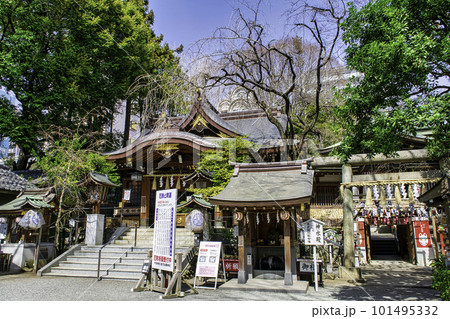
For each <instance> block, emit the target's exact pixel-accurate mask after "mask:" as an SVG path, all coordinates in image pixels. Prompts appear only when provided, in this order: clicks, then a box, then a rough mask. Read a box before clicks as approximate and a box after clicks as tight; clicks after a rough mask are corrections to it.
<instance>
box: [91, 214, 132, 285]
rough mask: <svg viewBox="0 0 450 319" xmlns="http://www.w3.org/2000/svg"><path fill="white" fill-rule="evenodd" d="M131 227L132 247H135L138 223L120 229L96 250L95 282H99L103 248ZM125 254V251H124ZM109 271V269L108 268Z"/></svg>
mask: <svg viewBox="0 0 450 319" xmlns="http://www.w3.org/2000/svg"><path fill="white" fill-rule="evenodd" d="M132 226H134V246H133V247H136V241H137V229H138V223H137V222H136V223H133V224H131V225H129V226H128V227H126V228H124V229H122V230H121V231H120V232H118V233H117V234H116V235H114V236H113V237H111V239H110V240H109V241H108V242H107V243H106V244H104V245H103V246H102V247H100V249H99V250H98V262H97V280H100V279H101V277H100V266H101V260H102V250H103V248H105V247H106V246H108V245H109V244H111V243H112V242H113V241H114V240H116V239H117V238H118V237H120V236H122V235H123V234H124V233H125V232H127V231H128V230H129V229H130V228H131V227H132ZM126 252H127V251H126ZM126 252H125V253H126ZM120 258H122V256H120V257H119V258H118V259H120ZM110 268H111V267H110ZM108 269H109V268H108Z"/></svg>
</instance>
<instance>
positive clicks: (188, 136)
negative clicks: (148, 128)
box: [103, 131, 217, 156]
mask: <svg viewBox="0 0 450 319" xmlns="http://www.w3.org/2000/svg"><path fill="white" fill-rule="evenodd" d="M165 138H167V139H170V138H181V139H185V140H190V141H192V142H194V143H196V144H198V145H200V146H204V147H208V148H216V147H217V144H215V143H213V142H211V141H208V140H206V139H204V138H202V137H200V136H198V135H195V134H192V133H189V132H181V131H162V132H153V133H150V134H148V135H145V136H142V138H139V139H137V140H136V141H134V142H133V143H131V144H130V145H128V146H126V147H122V148H120V149H118V150H115V151H112V152H108V153H103V155H106V156H111V155H117V154H122V153H126V152H130V151H133V149H135V148H137V147H138V146H140V145H141V144H144V143H146V142H150V141H153V140H157V139H165Z"/></svg>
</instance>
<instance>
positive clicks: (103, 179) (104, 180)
mask: <svg viewBox="0 0 450 319" xmlns="http://www.w3.org/2000/svg"><path fill="white" fill-rule="evenodd" d="M90 176H91V178H92V180H93V181H94V182H95V183H98V184H102V185H105V186H109V187H118V186H119V185H116V184H114V183H113V182H111V180H110V179H109V177H108V175H105V174H100V173H96V172H91V173H90Z"/></svg>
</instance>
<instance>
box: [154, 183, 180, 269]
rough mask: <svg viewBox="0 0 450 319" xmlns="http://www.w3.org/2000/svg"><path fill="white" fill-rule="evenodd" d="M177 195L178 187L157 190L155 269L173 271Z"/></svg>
mask: <svg viewBox="0 0 450 319" xmlns="http://www.w3.org/2000/svg"><path fill="white" fill-rule="evenodd" d="M177 195H178V193H177V190H176V189H167V190H161V191H157V192H156V205H155V230H154V235H153V236H154V237H153V263H152V267H153V268H155V269H161V270H166V271H173V267H174V255H175V226H176V214H177Z"/></svg>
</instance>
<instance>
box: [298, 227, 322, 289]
mask: <svg viewBox="0 0 450 319" xmlns="http://www.w3.org/2000/svg"><path fill="white" fill-rule="evenodd" d="M324 224H325V223H323V222H321V221H319V220H316V219H314V218H311V219H309V220H307V221H305V222H303V223H302V224H301V233H300V234H301V239H303V241H304V242H305V245H307V246H313V263H314V289H315V291H318V290H319V283H318V278H317V251H316V246H317V245H320V246H322V245H323V244H324V239H323V225H324Z"/></svg>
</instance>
